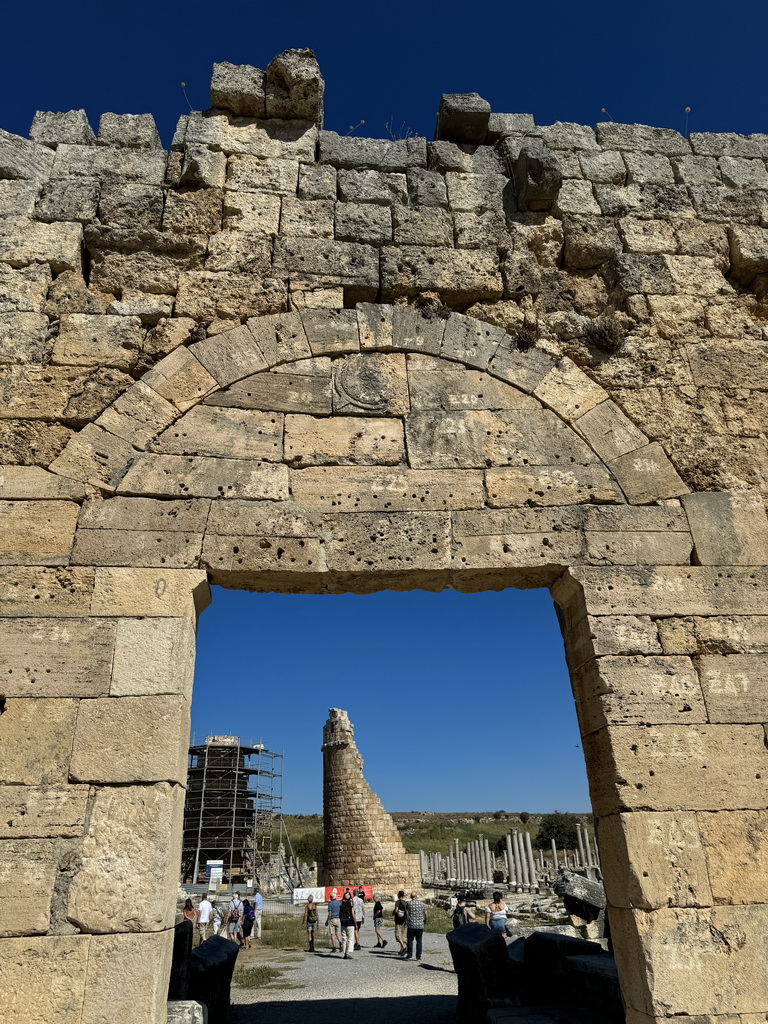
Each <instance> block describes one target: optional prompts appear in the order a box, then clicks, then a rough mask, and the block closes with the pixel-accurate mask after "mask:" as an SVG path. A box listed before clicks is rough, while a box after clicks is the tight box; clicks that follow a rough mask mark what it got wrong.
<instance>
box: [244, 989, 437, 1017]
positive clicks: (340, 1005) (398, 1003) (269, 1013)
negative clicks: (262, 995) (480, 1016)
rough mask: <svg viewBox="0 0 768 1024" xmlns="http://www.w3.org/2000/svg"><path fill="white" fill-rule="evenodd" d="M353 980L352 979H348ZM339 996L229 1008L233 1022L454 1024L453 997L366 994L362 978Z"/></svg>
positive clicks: (249, 1004)
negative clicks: (347, 1021)
mask: <svg viewBox="0 0 768 1024" xmlns="http://www.w3.org/2000/svg"><path fill="white" fill-rule="evenodd" d="M350 981H352V979H350ZM354 984H355V986H356V987H355V989H354V991H353V990H351V989H350V991H349V993H348V995H346V996H344V997H343V998H340V999H292V1000H290V1002H264V1001H260V1002H258V1003H245V1004H243V1003H241V1004H240V1005H238V1006H234V1007H233V1008H232V1022H233V1024H264V1022H265V1021H268V1022H269V1024H328V1022H329V1021H333V1020H347V1019H349V1018H350V1016H351V1018H352V1019H353V1020H354V1022H355V1024H382V1022H383V1021H396V1022H397V1024H455V1021H456V1019H457V1018H456V996H455V995H454V996H369V997H366V996H365V989H364V984H365V983H364V981H362V980H361V979H360V978H355V979H354Z"/></svg>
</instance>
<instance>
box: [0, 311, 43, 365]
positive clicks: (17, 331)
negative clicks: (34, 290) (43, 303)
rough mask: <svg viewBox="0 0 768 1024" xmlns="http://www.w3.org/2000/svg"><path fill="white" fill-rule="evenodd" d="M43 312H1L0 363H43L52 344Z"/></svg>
mask: <svg viewBox="0 0 768 1024" xmlns="http://www.w3.org/2000/svg"><path fill="white" fill-rule="evenodd" d="M47 335H48V318H47V317H45V316H43V315H42V314H41V313H0V363H42V362H44V361H45V360H46V358H47V355H48V352H49V349H50V345H49V343H48V340H47Z"/></svg>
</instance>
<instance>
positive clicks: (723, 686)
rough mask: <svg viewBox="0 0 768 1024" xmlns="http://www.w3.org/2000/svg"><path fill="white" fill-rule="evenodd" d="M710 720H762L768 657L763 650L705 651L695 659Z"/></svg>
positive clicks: (766, 692)
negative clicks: (742, 651) (734, 652)
mask: <svg viewBox="0 0 768 1024" xmlns="http://www.w3.org/2000/svg"><path fill="white" fill-rule="evenodd" d="M696 665H697V668H698V670H699V675H700V677H701V687H702V690H703V692H704V700H705V702H706V705H707V715H708V720H709V721H710V722H763V721H765V718H766V714H765V709H766V699H768V659H767V658H766V657H765V655H762V654H728V655H716V654H715V655H704V656H702V657H701V658H697V659H696Z"/></svg>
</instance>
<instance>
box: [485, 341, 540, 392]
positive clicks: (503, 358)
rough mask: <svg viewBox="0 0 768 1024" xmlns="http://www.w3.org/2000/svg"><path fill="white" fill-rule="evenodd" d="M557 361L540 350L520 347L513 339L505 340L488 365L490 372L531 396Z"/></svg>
mask: <svg viewBox="0 0 768 1024" xmlns="http://www.w3.org/2000/svg"><path fill="white" fill-rule="evenodd" d="M554 365H555V360H554V359H553V358H552V356H550V355H549V354H548V353H547V352H542V351H541V349H538V348H530V349H525V350H524V351H523V350H521V349H520V348H519V347H518V344H517V341H516V339H515V338H513V337H511V336H510V337H509V338H506V339H504V340H503V341H502V342H501V343H500V345H499V347H498V348H497V349H496V354H495V355H494V357H493V359H491V361H490V363H489V364H488V372H489V373H490V374H492V375H493V376H494V377H498V378H499V379H500V380H504V381H507V383H508V384H514V385H515V387H518V388H520V389H521V390H523V391H526V392H528V393H529V394H530V392H532V391H533V390H534V389H535V388H536V387H537V386H538V385H539V384H540V383H541V381H542V380H543V379H544V377H546V375H547V374H548V373H549V371H550V370H551V369H552V367H553V366H554Z"/></svg>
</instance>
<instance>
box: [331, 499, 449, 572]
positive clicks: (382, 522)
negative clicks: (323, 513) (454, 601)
mask: <svg viewBox="0 0 768 1024" xmlns="http://www.w3.org/2000/svg"><path fill="white" fill-rule="evenodd" d="M327 527H328V539H327V542H326V556H327V559H328V568H329V569H330V570H332V571H336V572H359V571H361V570H362V571H367V572H376V571H382V570H386V571H387V572H392V571H397V570H398V569H399V570H413V569H445V568H447V567H448V566H449V565H450V558H451V554H450V546H451V542H450V516H448V515H447V514H442V513H437V512H424V513H421V514H418V515H414V514H413V513H412V512H392V513H389V514H387V515H384V514H382V513H367V512H365V513H354V514H352V515H346V514H340V515H335V516H329V517H328V519H327Z"/></svg>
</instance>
